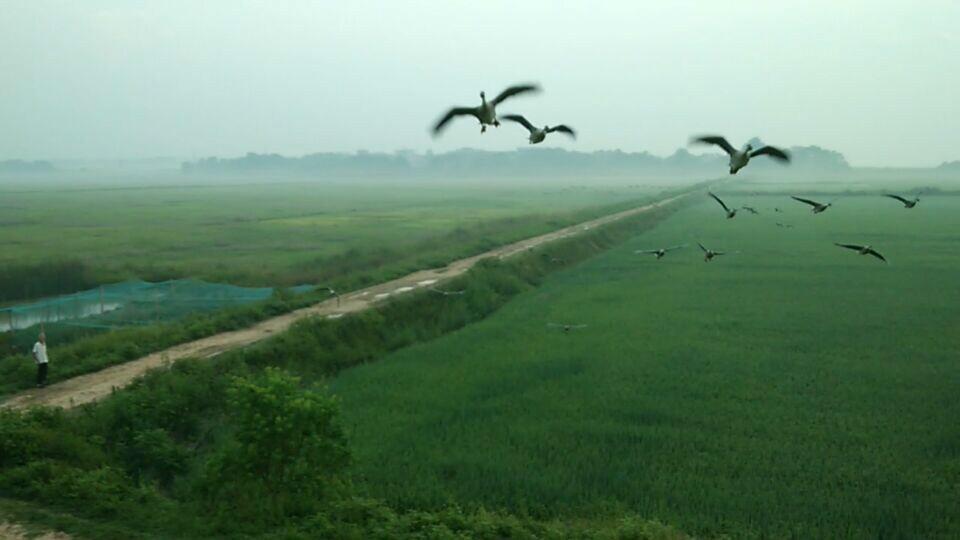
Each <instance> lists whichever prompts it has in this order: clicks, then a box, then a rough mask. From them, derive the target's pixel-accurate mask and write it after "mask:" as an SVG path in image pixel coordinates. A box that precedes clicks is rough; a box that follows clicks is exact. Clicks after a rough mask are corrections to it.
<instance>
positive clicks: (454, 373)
mask: <svg viewBox="0 0 960 540" xmlns="http://www.w3.org/2000/svg"><path fill="white" fill-rule="evenodd" d="M716 192H717V194H718V195H720V196H721V197H725V195H727V194H726V193H725V192H724V187H721V186H718V187H717V190H716ZM798 194H799V195H802V193H798ZM726 198H727V199H728V203H731V206H732V205H736V206H740V205H743V204H747V205H751V206H753V207H755V208H756V209H757V210H759V211H760V214H759V215H751V214H748V213H746V212H742V213H741V214H739V215H737V217H736V218H735V219H731V220H728V219H725V218H724V215H723V212H722V210H721V209H720V208H719V206H718V205H716V203H714V202H713V201H711V200H709V199H708V198H707V197H706V196H705V195H704V196H703V202H702V203H701V204H697V205H692V206H690V207H688V208H686V209H684V210H682V211H680V212H678V213H677V214H675V215H674V216H673V217H671V218H670V219H668V220H666V221H665V222H663V223H661V224H660V225H659V226H658V227H656V228H655V229H653V230H651V231H649V232H646V233H644V234H641V235H638V236H636V237H635V238H634V239H632V240H631V241H629V242H628V243H626V244H625V245H622V246H620V247H618V248H615V249H614V250H611V251H609V252H606V253H604V254H602V255H600V256H598V257H596V258H593V259H590V260H588V261H586V262H584V263H582V264H580V265H578V266H575V267H573V268H570V269H567V270H564V271H562V272H559V273H557V274H555V275H553V276H551V277H550V278H549V279H548V280H547V281H546V282H545V283H544V284H543V285H542V286H541V287H539V288H537V289H534V290H531V291H528V292H526V293H523V294H522V295H520V296H519V297H517V298H516V299H515V300H513V301H512V302H510V303H509V304H507V305H506V306H505V307H503V308H502V309H501V310H500V311H498V312H497V313H496V314H494V315H493V316H491V317H489V318H487V319H485V320H483V321H481V322H478V323H476V324H473V325H470V326H468V327H465V328H463V329H461V330H459V331H456V332H454V333H451V334H448V335H446V336H444V337H441V338H439V339H437V340H435V341H432V342H428V343H423V344H419V345H415V346H412V347H409V348H406V349H403V350H400V351H397V352H395V353H392V354H391V355H389V356H387V357H386V358H384V359H383V360H381V361H378V362H375V363H371V364H366V365H363V366H359V367H355V368H351V369H349V370H347V371H345V372H342V373H341V374H340V375H338V376H337V377H336V378H335V379H333V380H332V381H331V382H330V388H331V390H332V391H333V392H334V393H335V394H337V395H338V396H339V397H340V399H341V400H342V409H343V414H344V423H345V425H346V426H347V428H348V431H349V436H350V439H351V444H352V445H353V446H354V448H355V454H356V460H357V464H356V471H355V477H356V480H357V482H358V484H359V485H360V486H362V489H364V490H365V491H366V492H368V493H369V495H370V496H373V497H379V498H383V499H385V500H387V501H389V502H390V503H391V504H394V505H396V506H397V507H401V508H436V507H440V506H442V505H444V504H449V503H450V502H455V503H458V504H466V505H470V504H483V505H485V506H487V507H491V508H501V509H505V510H508V511H511V512H521V513H529V514H530V515H536V516H544V517H549V516H558V515H564V516H568V517H571V516H582V517H584V518H588V517H590V516H597V515H602V514H604V513H606V512H610V513H613V512H619V511H630V512H635V513H637V514H638V515H640V516H643V517H645V518H656V519H659V520H662V521H664V522H667V523H671V524H673V525H675V526H677V527H678V528H680V529H681V530H683V531H685V532H687V533H689V534H692V535H695V536H707V537H711V536H718V535H729V536H732V537H737V538H761V537H763V538H767V537H778V538H787V537H791V538H841V537H842V538H933V537H937V538H954V537H958V536H960V506H958V504H957V501H958V497H960V424H958V423H957V418H960V400H958V399H957V389H958V384H960V359H958V356H957V351H958V350H960V332H958V331H957V329H958V328H960V304H958V299H960V280H958V279H957V277H958V276H957V268H958V267H960V232H958V231H960V198H957V197H953V196H928V197H925V198H923V200H922V201H921V203H920V205H918V206H917V207H916V208H915V209H913V210H906V209H904V208H902V206H901V205H899V204H898V203H897V202H896V201H892V200H890V199H886V198H883V197H878V196H873V195H871V196H841V197H837V199H836V200H835V201H834V206H833V207H831V208H830V209H829V210H827V211H826V212H824V213H823V214H819V215H814V214H812V213H811V212H810V211H809V209H808V208H807V207H805V206H804V205H801V204H800V203H796V202H794V201H791V200H790V199H789V198H788V197H786V196H785V195H783V194H767V195H762V196H747V195H740V194H736V193H735V192H733V191H732V190H730V192H729V196H727V197H726ZM774 208H780V209H781V210H782V211H781V212H775V211H774ZM777 222H780V223H781V224H783V225H789V227H786V226H784V227H781V226H777V225H776V223H777ZM697 241H700V242H702V243H704V244H705V245H706V246H708V247H710V248H712V249H715V250H722V251H728V252H729V253H728V254H727V255H723V256H720V257H718V258H717V259H715V260H714V261H713V262H710V263H704V262H703V257H702V253H701V252H700V249H699V248H698V247H697V245H696V242H697ZM834 242H843V243H855V244H870V245H872V246H874V248H876V249H877V251H879V252H880V253H882V254H883V255H884V256H886V258H887V260H888V261H889V264H885V263H883V262H881V261H879V260H877V259H875V258H873V257H870V256H861V255H859V254H858V253H856V252H854V251H850V250H846V249H842V248H839V247H836V246H834V245H833V243H834ZM677 244H687V247H686V248H685V249H681V250H678V251H675V252H672V253H669V254H668V255H667V256H666V257H664V258H663V259H662V260H659V261H658V260H656V259H655V258H653V257H652V256H650V255H637V254H634V251H635V250H639V249H652V248H659V247H667V246H671V245H677ZM549 323H562V324H574V325H586V327H584V328H575V329H572V330H570V331H569V332H568V333H564V332H562V331H561V330H560V329H559V328H556V327H551V326H548V324H549Z"/></svg>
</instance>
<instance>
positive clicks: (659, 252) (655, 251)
mask: <svg viewBox="0 0 960 540" xmlns="http://www.w3.org/2000/svg"><path fill="white" fill-rule="evenodd" d="M682 247H686V244H684V245H682V246H673V247H668V248H660V249H638V250H636V251H634V253H639V254H641V255H656V256H657V260H658V261H659V260H660V259H662V258H663V256H664V255H666V254H667V253H670V252H671V251H673V250H675V249H680V248H682Z"/></svg>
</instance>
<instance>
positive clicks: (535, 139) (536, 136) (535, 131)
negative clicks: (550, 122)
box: [503, 114, 577, 144]
mask: <svg viewBox="0 0 960 540" xmlns="http://www.w3.org/2000/svg"><path fill="white" fill-rule="evenodd" d="M503 119H504V120H507V121H510V122H515V123H517V124H520V125H521V126H523V127H525V128H527V131H529V132H530V139H529V140H530V144H538V143H541V142H543V140H544V139H546V138H547V134H548V133H553V132H555V131H558V132H560V133H566V134H567V135H569V136H571V137H573V138H574V139H576V138H577V134H576V132H574V131H573V129H572V128H570V127H569V126H566V125H564V124H560V125H559V126H552V127H551V126H543V128H538V127H536V126H534V125H533V124H531V123H530V122H529V121H528V120H527V119H526V118H524V117H523V116H520V115H519V114H505V115H503Z"/></svg>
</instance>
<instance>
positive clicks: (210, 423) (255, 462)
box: [0, 208, 682, 539]
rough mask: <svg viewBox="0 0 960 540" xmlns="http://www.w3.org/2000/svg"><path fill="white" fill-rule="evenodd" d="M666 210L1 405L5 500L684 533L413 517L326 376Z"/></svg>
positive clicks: (541, 533) (477, 514) (409, 528)
mask: <svg viewBox="0 0 960 540" xmlns="http://www.w3.org/2000/svg"><path fill="white" fill-rule="evenodd" d="M670 212H672V208H668V209H661V210H656V211H653V212H649V213H644V214H640V215H638V216H635V217H632V218H629V219H627V220H624V221H622V222H618V223H616V224H613V225H609V226H606V227H603V228H601V229H598V230H594V231H590V232H587V233H583V234H581V235H578V236H576V237H573V238H570V239H567V240H564V241H560V242H557V243H555V244H551V245H550V246H549V247H547V248H546V250H548V251H546V252H544V251H535V252H533V253H529V254H525V255H521V256H518V257H516V258H513V259H510V260H507V261H497V260H486V261H483V262H482V263H480V264H479V265H477V267H475V268H474V269H473V270H471V271H470V272H468V274H466V275H465V276H463V277H462V278H459V279H458V280H457V281H458V282H457V283H453V284H452V285H451V286H452V287H460V288H465V289H466V290H467V291H468V292H467V294H465V295H462V296H455V297H441V296H438V295H435V294H432V293H429V292H420V293H416V294H412V295H410V296H409V297H405V298H400V299H397V300H394V301H391V302H389V303H387V304H385V305H384V306H383V307H381V308H379V309H376V310H373V311H368V312H363V313H359V314H356V315H352V316H349V317H345V318H343V319H338V320H326V319H316V320H309V321H304V322H302V323H299V324H298V325H296V326H295V327H294V328H293V329H292V330H291V331H289V332H286V333H284V334H282V335H280V336H277V337H276V338H273V339H270V340H268V341H266V342H263V343H260V344H258V345H256V346H253V347H250V348H248V349H245V350H241V351H236V352H233V353H229V354H224V355H221V356H219V357H216V358H214V359H211V360H209V361H203V362H179V363H177V364H174V365H173V366H172V367H171V368H170V369H168V370H155V371H153V372H151V373H149V374H148V375H147V376H145V377H143V378H142V379H140V380H139V381H138V382H137V383H135V384H134V385H133V386H131V387H130V388H128V389H125V390H123V391H119V392H117V393H116V394H114V395H113V396H111V397H110V398H108V399H106V400H103V401H102V402H98V403H94V404H90V405H87V406H83V407H80V408H79V409H78V410H77V411H73V412H63V411H58V410H47V409H36V410H31V411H28V412H14V411H3V412H2V413H0V431H2V433H0V445H2V448H0V493H2V494H3V495H4V496H5V497H8V498H11V499H15V501H11V502H9V503H7V505H6V506H7V508H8V511H9V512H13V513H14V514H15V515H18V516H23V517H24V518H25V519H33V520H40V521H43V520H51V521H52V520H57V522H58V523H60V525H61V528H63V529H65V530H67V531H68V532H71V533H74V534H78V535H87V536H104V535H107V536H117V535H119V536H123V537H128V538H159V537H163V538H169V537H177V536H180V537H191V538H214V537H223V536H230V537H232V538H240V537H247V538H266V537H269V538H277V537H282V538H316V537H330V538H357V537H372V538H565V537H574V536H576V537H584V536H589V537H592V538H611V539H613V538H654V537H655V538H679V537H682V535H680V534H679V533H677V532H676V531H675V530H673V529H671V528H669V527H666V526H663V525H661V524H659V523H657V522H653V521H647V520H646V519H641V518H639V517H637V516H634V515H627V514H622V515H620V516H615V515H603V516H598V518H597V519H596V520H595V521H580V520H578V521H564V520H536V519H533V518H530V517H525V516H523V515H511V514H508V513H505V512H506V511H507V510H509V509H497V510H495V511H494V510H487V509H485V508H484V507H482V506H479V505H469V506H455V505H449V506H445V507H443V508H441V509H438V510H434V511H418V510H414V509H404V508H391V507H389V506H386V505H384V504H383V503H382V502H379V501H377V500H375V499H371V498H366V497H362V496H360V495H358V494H357V491H356V489H355V488H354V487H353V484H352V482H351V478H350V475H349V474H346V473H347V472H348V471H349V469H348V468H347V467H348V463H349V462H350V455H351V453H350V452H349V451H348V445H347V442H346V439H345V437H346V433H348V430H345V428H344V427H343V426H342V424H341V422H340V420H339V415H338V413H337V410H338V408H339V405H338V404H337V402H336V400H335V399H333V398H331V397H330V396H329V394H327V393H326V391H325V390H323V389H322V388H320V387H318V386H317V384H320V383H322V382H323V381H325V380H326V379H327V378H328V377H329V376H331V375H333V374H336V373H337V372H339V371H340V370H342V369H343V368H345V367H349V366H354V365H358V364H362V363H367V362H372V361H375V360H378V359H379V358H381V357H383V356H384V355H385V354H387V353H388V352H390V351H393V350H397V349H400V348H402V347H406V346H409V345H411V344H413V343H417V342H423V341H427V340H430V339H434V338H436V337H437V336H440V335H442V334H444V333H447V332H450V331H453V330H456V329H458V328H462V327H463V326H465V325H466V324H468V323H470V322H472V321H476V320H478V319H481V318H483V317H485V316H487V315H488V314H490V313H492V312H494V311H495V310H497V309H498V308H499V307H501V306H502V305H503V304H504V303H506V302H507V301H508V300H509V299H510V298H513V297H514V296H516V295H517V294H519V293H521V292H522V291H524V290H529V289H530V288H531V287H534V286H536V285H537V284H539V283H540V282H541V281H542V280H543V279H544V277H545V276H546V275H547V274H549V273H550V272H552V271H554V270H556V269H557V268H559V267H562V266H565V265H570V264H574V263H576V262H578V261H581V260H583V259H585V258H586V257H589V256H590V255H592V254H595V253H598V252H600V251H602V250H604V249H605V248H607V247H609V246H612V245H614V244H616V243H618V242H621V241H623V240H624V239H625V238H627V237H628V236H630V235H632V234H635V233H636V231H637V230H638V228H647V227H650V226H652V224H654V223H656V222H657V221H658V220H659V219H662V217H663V216H665V215H667V214H669V213H670ZM558 259H562V261H563V262H561V263H558V262H556V260H558ZM281 370H282V371H281ZM297 419H299V420H301V421H295V420H297ZM264 432H267V433H270V434H271V435H270V436H266V437H265V436H262V433H264ZM298 441H299V442H298ZM308 473H309V474H308ZM41 507H42V510H41ZM63 516H67V517H63Z"/></svg>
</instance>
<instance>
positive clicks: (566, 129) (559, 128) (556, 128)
mask: <svg viewBox="0 0 960 540" xmlns="http://www.w3.org/2000/svg"><path fill="white" fill-rule="evenodd" d="M554 131H559V132H560V133H566V134H567V135H569V136H571V137H573V138H574V139H576V138H577V133H576V132H575V131H573V128H571V127H570V126H566V125H563V124H560V125H559V126H553V127H550V128H547V133H553V132H554Z"/></svg>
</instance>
